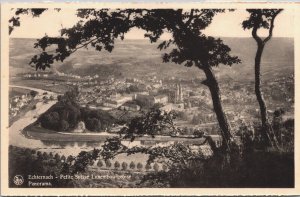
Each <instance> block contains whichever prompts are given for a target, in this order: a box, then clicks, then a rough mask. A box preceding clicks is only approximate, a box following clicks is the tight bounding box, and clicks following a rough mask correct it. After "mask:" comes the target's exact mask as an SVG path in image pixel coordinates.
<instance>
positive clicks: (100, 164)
mask: <svg viewBox="0 0 300 197" xmlns="http://www.w3.org/2000/svg"><path fill="white" fill-rule="evenodd" d="M97 166H98V167H100V168H101V167H103V162H102V161H101V160H99V161H98V162H97Z"/></svg>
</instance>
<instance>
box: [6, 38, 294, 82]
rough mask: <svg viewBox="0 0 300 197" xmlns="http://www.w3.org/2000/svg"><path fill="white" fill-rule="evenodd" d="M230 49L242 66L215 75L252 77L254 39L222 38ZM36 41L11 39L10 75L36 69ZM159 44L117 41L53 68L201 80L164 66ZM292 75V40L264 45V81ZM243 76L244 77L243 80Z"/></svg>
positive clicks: (191, 73) (173, 66) (196, 72)
mask: <svg viewBox="0 0 300 197" xmlns="http://www.w3.org/2000/svg"><path fill="white" fill-rule="evenodd" d="M223 40H224V42H225V43H226V44H227V45H229V46H230V48H231V49H232V55H237V56H239V57H240V59H241V60H242V62H243V63H242V64H239V65H233V66H232V67H231V68H229V67H227V66H221V67H220V69H218V70H217V71H216V72H217V73H220V74H219V76H220V77H230V78H234V79H235V80H237V81H238V80H245V79H247V78H249V80H251V78H252V77H253V64H254V56H255V50H256V43H255V41H254V40H253V38H223ZM34 42H35V39H20V38H12V39H10V74H11V76H15V75H16V74H18V73H24V72H28V71H32V72H34V71H35V69H34V68H32V67H30V66H29V65H28V63H29V62H30V58H31V57H32V56H33V55H35V54H37V53H39V51H38V50H36V49H34V48H33V44H34ZM157 45H158V43H154V44H150V43H149V41H148V40H126V39H125V40H124V41H117V43H116V45H115V49H114V50H113V52H112V53H108V52H106V51H103V52H98V51H95V50H94V49H92V48H90V49H88V50H85V49H83V50H80V51H78V52H76V54H74V55H72V56H71V57H69V58H68V59H67V60H66V61H65V62H63V63H61V62H59V63H56V64H55V66H54V68H56V69H57V70H58V71H60V72H65V73H74V74H78V75H94V74H96V73H98V74H99V75H100V77H101V76H102V77H107V76H109V75H115V76H120V77H121V76H123V77H138V76H144V75H145V74H148V75H151V74H153V75H157V76H159V77H170V76H174V77H178V78H191V77H201V76H203V73H202V72H201V71H199V70H198V69H197V68H185V67H184V66H181V65H176V64H174V63H163V62H162V59H161V55H162V53H163V52H162V51H159V50H158V49H157ZM293 72H294V40H293V39H292V38H272V40H271V41H270V42H269V43H268V44H267V46H266V48H265V51H264V54H263V59H262V73H263V75H265V77H266V78H268V77H271V78H273V77H274V75H288V74H291V73H293ZM245 77H246V78H245Z"/></svg>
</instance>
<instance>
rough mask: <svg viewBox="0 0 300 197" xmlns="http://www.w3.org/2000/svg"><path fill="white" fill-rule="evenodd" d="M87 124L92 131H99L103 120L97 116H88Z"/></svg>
mask: <svg viewBox="0 0 300 197" xmlns="http://www.w3.org/2000/svg"><path fill="white" fill-rule="evenodd" d="M85 126H86V128H87V129H88V130H90V131H99V130H100V129H101V122H100V120H98V119H97V118H88V119H87V120H86V121H85Z"/></svg>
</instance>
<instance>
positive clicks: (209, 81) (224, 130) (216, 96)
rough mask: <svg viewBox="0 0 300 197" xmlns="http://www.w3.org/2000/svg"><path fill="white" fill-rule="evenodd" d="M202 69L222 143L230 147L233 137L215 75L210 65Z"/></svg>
mask: <svg viewBox="0 0 300 197" xmlns="http://www.w3.org/2000/svg"><path fill="white" fill-rule="evenodd" d="M203 71H204V73H205V75H206V80H205V81H204V84H205V85H206V86H208V88H209V90H210V94H211V98H212V101H213V108H214V111H215V113H216V116H217V120H218V122H219V126H220V129H221V134H222V138H223V145H225V146H226V148H227V149H230V143H231V141H232V138H233V137H232V134H231V127H230V124H229V123H228V120H227V117H226V115H225V113H224V110H223V107H222V103H221V95H220V88H219V84H218V81H217V80H216V77H215V75H214V73H213V72H212V69H211V68H210V67H208V66H207V67H205V68H203Z"/></svg>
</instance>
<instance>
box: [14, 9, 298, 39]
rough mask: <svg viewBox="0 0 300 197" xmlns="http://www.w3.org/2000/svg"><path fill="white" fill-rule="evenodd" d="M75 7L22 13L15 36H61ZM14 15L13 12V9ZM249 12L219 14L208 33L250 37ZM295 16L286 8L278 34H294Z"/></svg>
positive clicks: (134, 35) (135, 33)
mask: <svg viewBox="0 0 300 197" xmlns="http://www.w3.org/2000/svg"><path fill="white" fill-rule="evenodd" d="M75 12H76V11H75V10H74V9H66V8H64V9H62V10H61V11H60V12H57V11H54V10H48V11H46V12H44V13H43V14H42V15H41V16H40V17H34V18H33V17H32V16H30V15H23V16H21V19H20V21H21V26H20V27H16V28H15V30H14V31H13V32H12V34H11V37H17V38H40V37H42V36H44V35H45V34H47V35H48V36H58V35H59V30H60V29H61V28H62V27H63V28H68V27H71V26H73V25H74V24H75V23H76V22H77V21H78V18H77V17H76V16H75ZM12 14H13V12H12ZM247 16H248V13H247V12H246V11H245V10H244V9H238V10H236V11H235V12H226V13H222V14H218V15H217V16H215V18H214V20H213V22H212V23H211V24H210V26H209V27H208V28H207V29H206V30H205V31H204V32H205V34H207V35H210V36H215V37H250V36H251V32H250V31H244V30H243V29H242V27H241V23H242V21H243V20H244V19H246V18H247ZM293 27H294V16H293V11H292V10H284V11H283V12H282V13H280V15H278V16H277V18H276V20H275V28H274V32H273V36H274V37H293V36H294V35H293V34H294V31H293V30H294V29H293ZM259 34H260V35H261V36H266V35H267V32H266V31H261V32H259ZM125 38H126V39H144V31H143V30H139V29H136V28H134V29H132V30H131V31H130V32H128V33H127V34H126V35H125ZM168 38H169V35H168V34H164V35H163V36H162V37H161V39H168Z"/></svg>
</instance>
